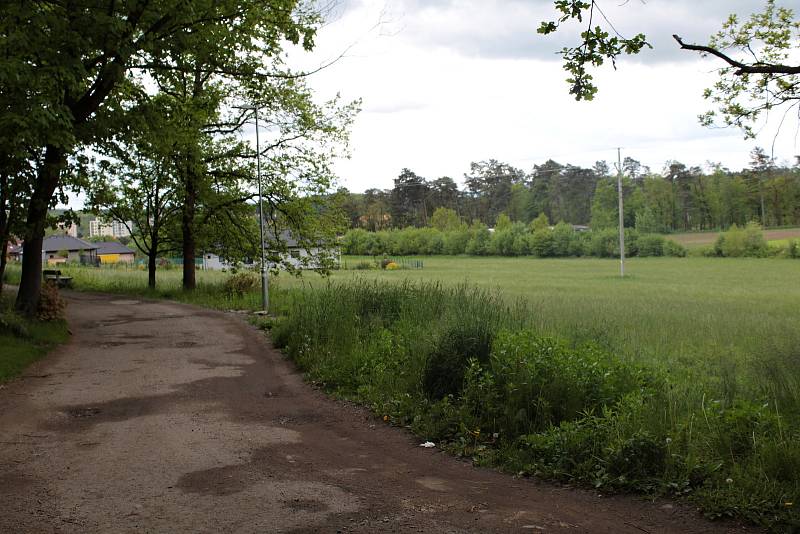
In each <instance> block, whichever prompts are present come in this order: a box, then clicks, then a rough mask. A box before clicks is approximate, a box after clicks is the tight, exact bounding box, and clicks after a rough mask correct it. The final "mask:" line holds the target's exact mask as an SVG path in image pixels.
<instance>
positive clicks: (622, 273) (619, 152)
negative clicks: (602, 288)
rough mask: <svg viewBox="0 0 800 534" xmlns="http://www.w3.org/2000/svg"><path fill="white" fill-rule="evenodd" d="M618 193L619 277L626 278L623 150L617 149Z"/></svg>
mask: <svg viewBox="0 0 800 534" xmlns="http://www.w3.org/2000/svg"><path fill="white" fill-rule="evenodd" d="M617 193H618V195H619V275H620V276H621V277H623V278H624V277H625V217H624V212H623V210H622V149H621V148H617Z"/></svg>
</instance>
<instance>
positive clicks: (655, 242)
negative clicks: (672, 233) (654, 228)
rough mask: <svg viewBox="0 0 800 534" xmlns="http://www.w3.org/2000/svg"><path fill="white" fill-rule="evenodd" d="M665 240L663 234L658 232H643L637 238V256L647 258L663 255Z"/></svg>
mask: <svg viewBox="0 0 800 534" xmlns="http://www.w3.org/2000/svg"><path fill="white" fill-rule="evenodd" d="M665 241H666V240H665V239H664V236H661V235H658V234H645V235H643V236H641V237H640V238H639V243H638V245H639V256H641V257H642V258H647V257H650V256H663V255H664V245H665V243H664V242H665Z"/></svg>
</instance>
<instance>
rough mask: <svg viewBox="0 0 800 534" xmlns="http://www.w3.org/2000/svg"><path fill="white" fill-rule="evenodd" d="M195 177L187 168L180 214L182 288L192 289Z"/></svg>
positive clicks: (193, 284)
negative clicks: (184, 192)
mask: <svg viewBox="0 0 800 534" xmlns="http://www.w3.org/2000/svg"><path fill="white" fill-rule="evenodd" d="M195 185H196V184H195V177H194V174H193V173H192V172H191V170H189V172H187V175H186V194H185V197H184V202H183V211H182V214H181V233H182V234H183V289H185V290H189V291H192V290H194V288H195V287H196V286H197V282H196V278H195V266H194V257H195V252H196V250H195V249H196V244H195V232H194V216H195V210H196V204H197V191H196V190H195Z"/></svg>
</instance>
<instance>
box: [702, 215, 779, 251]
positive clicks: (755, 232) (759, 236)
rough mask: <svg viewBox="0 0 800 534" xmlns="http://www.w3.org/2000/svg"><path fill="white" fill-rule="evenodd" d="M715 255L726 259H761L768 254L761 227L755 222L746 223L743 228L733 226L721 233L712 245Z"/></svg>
mask: <svg viewBox="0 0 800 534" xmlns="http://www.w3.org/2000/svg"><path fill="white" fill-rule="evenodd" d="M714 250H715V251H716V253H717V255H719V256H724V257H726V258H738V257H751V258H763V257H766V256H767V253H768V252H769V246H768V245H767V242H766V240H765V239H764V234H763V233H762V231H761V226H760V225H759V224H758V223H757V222H750V223H747V226H745V227H744V228H739V227H738V226H736V225H735V224H734V225H732V226H731V227H730V229H728V231H727V232H722V233H721V234H720V235H719V237H718V238H717V241H716V243H714Z"/></svg>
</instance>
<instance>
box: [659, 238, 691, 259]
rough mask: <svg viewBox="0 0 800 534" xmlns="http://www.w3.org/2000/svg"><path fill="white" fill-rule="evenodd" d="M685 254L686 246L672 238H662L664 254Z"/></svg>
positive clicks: (680, 255) (675, 255) (681, 256)
mask: <svg viewBox="0 0 800 534" xmlns="http://www.w3.org/2000/svg"><path fill="white" fill-rule="evenodd" d="M686 254H687V250H686V247H684V246H683V245H681V244H680V243H678V242H677V241H673V240H672V239H665V240H664V256H673V257H675V258H685V257H686Z"/></svg>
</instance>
